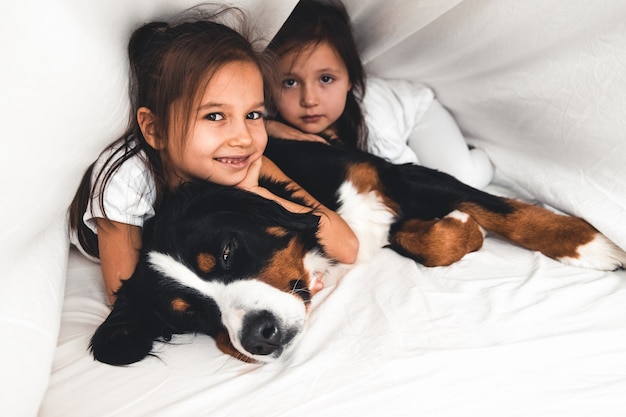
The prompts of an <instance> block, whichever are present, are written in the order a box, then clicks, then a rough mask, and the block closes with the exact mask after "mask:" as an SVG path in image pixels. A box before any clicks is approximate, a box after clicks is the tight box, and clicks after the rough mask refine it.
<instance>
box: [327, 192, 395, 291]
mask: <svg viewBox="0 0 626 417" xmlns="http://www.w3.org/2000/svg"><path fill="white" fill-rule="evenodd" d="M337 194H338V200H339V205H340V207H339V209H338V210H337V214H339V215H340V216H341V217H342V218H343V219H344V220H345V221H346V223H348V225H349V226H350V228H352V231H353V232H354V233H355V234H356V236H357V238H358V239H359V253H358V256H357V261H356V262H357V263H359V262H364V261H366V260H367V259H369V258H371V257H372V256H373V255H374V254H375V253H376V252H377V251H379V250H380V249H381V248H382V247H384V246H385V245H387V244H388V243H389V227H390V226H391V224H392V223H393V221H394V218H395V216H394V215H393V214H392V213H391V212H390V211H389V209H388V208H387V206H385V204H383V201H382V199H381V197H380V196H379V195H378V194H376V193H375V192H374V191H370V192H367V193H359V192H358V191H357V189H356V188H355V187H354V185H352V183H351V182H349V181H346V182H344V183H343V184H342V185H341V187H339V190H338V191H337ZM353 266H354V265H347V264H336V265H333V266H330V267H329V268H328V273H327V275H326V276H325V277H324V282H325V283H326V284H334V283H336V282H337V280H338V279H339V278H341V276H343V275H344V274H346V273H347V272H348V271H349V270H350V269H352V267H353Z"/></svg>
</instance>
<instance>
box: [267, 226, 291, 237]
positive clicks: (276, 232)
mask: <svg viewBox="0 0 626 417" xmlns="http://www.w3.org/2000/svg"><path fill="white" fill-rule="evenodd" d="M266 230H267V233H269V234H270V235H273V236H277V237H284V236H287V233H288V232H287V229H285V228H284V227H280V226H272V227H268V228H267V229H266Z"/></svg>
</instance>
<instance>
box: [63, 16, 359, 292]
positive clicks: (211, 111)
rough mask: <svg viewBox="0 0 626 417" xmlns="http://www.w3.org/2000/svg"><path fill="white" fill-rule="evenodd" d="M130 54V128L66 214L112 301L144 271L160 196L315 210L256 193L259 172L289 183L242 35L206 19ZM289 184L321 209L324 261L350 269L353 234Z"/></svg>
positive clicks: (155, 28) (143, 33) (257, 67)
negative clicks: (203, 196)
mask: <svg viewBox="0 0 626 417" xmlns="http://www.w3.org/2000/svg"><path fill="white" fill-rule="evenodd" d="M128 54H129V59H130V66H131V83H130V95H131V107H132V109H131V111H132V115H131V123H130V126H129V128H128V130H127V132H126V133H125V134H124V135H123V136H122V138H121V139H118V140H117V141H116V142H114V143H113V144H112V145H110V146H109V147H108V148H107V149H106V150H105V151H104V152H103V153H102V154H101V155H100V157H99V158H98V160H97V161H96V162H95V163H94V164H93V165H92V166H91V167H90V168H89V170H88V172H87V173H86V175H85V177H84V178H83V181H82V183H81V185H80V188H79V190H78V193H77V195H76V197H75V199H74V201H73V203H72V205H71V207H70V227H71V232H72V233H71V235H72V238H71V240H72V242H73V243H74V244H76V246H78V248H79V249H81V251H83V253H85V254H87V255H90V256H91V257H93V258H99V260H100V263H101V269H102V274H103V278H104V284H105V289H106V293H107V295H108V297H109V301H110V302H113V301H114V297H115V296H114V294H115V291H116V290H117V289H118V287H119V286H120V284H121V281H120V280H122V279H127V278H129V277H130V276H131V275H132V273H133V271H134V269H135V266H136V264H137V262H138V259H139V251H140V248H141V245H142V241H141V228H142V226H143V224H144V222H145V221H146V220H147V219H149V218H150V217H152V216H153V215H154V213H155V210H158V205H159V201H160V199H161V197H162V196H163V194H164V193H165V192H166V191H168V190H172V189H174V188H176V187H177V186H178V185H180V184H181V183H183V182H186V181H198V180H206V181H212V182H215V183H218V184H222V185H227V186H235V187H240V188H243V189H246V190H249V191H251V192H254V193H257V194H259V195H261V196H263V197H266V198H269V199H272V200H275V201H276V202H278V203H279V204H281V205H282V206H283V207H285V208H286V209H287V210H290V211H293V212H303V211H310V209H309V208H308V207H304V206H301V205H298V204H295V203H292V202H290V201H287V200H284V199H281V198H279V197H278V196H276V195H273V194H272V193H270V192H269V191H268V190H267V189H264V188H262V187H260V186H259V184H258V177H259V174H260V173H262V174H264V175H267V176H270V177H272V178H274V179H277V180H283V181H289V179H288V178H287V177H286V176H285V175H284V174H283V173H282V172H281V171H280V170H279V169H278V168H277V167H276V166H275V165H274V164H273V163H272V162H271V161H269V160H267V159H265V158H264V157H263V156H262V155H263V151H264V150H265V145H266V143H267V133H266V131H265V127H264V123H263V113H264V111H265V109H264V88H263V85H264V83H263V77H262V69H264V65H265V64H264V61H263V60H262V59H261V57H260V55H259V54H257V53H256V52H255V51H254V49H253V47H252V45H251V44H250V43H249V42H248V41H247V40H246V39H245V38H244V37H243V36H242V35H240V34H239V33H237V32H236V31H234V30H232V29H230V28H228V27H226V26H224V25H222V24H218V23H215V22H211V21H206V20H202V21H195V22H184V23H182V22H181V23H176V24H167V23H161V22H155V23H149V24H147V25H145V26H143V27H141V28H139V29H137V30H136V31H135V32H134V33H133V35H132V37H131V39H130V43H129V46H128ZM291 185H292V186H293V187H294V188H295V189H296V190H297V193H298V194H299V196H300V197H302V198H303V199H304V201H306V202H307V203H310V204H311V205H312V207H316V209H315V210H314V213H315V214H317V215H318V216H319V217H320V228H319V232H318V233H319V235H318V236H319V238H320V242H321V244H322V246H323V247H324V249H325V250H326V252H327V254H328V255H329V256H331V257H334V258H336V259H337V260H339V261H341V262H346V263H351V262H354V260H355V259H356V253H357V249H358V241H357V239H356V236H355V235H354V233H353V232H352V230H351V229H350V228H349V227H348V226H347V224H346V223H345V222H344V221H343V220H342V219H341V218H340V217H339V216H338V215H337V214H336V213H334V212H332V211H330V210H328V209H327V208H326V207H323V206H322V205H320V204H319V203H318V202H317V201H315V200H314V199H313V198H312V197H311V196H310V195H309V194H307V193H306V192H305V191H303V190H302V189H300V188H299V187H297V185H295V184H293V183H292V184H291ZM314 290H319V287H318V288H316V289H314Z"/></svg>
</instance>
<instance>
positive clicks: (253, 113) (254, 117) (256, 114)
mask: <svg viewBox="0 0 626 417" xmlns="http://www.w3.org/2000/svg"><path fill="white" fill-rule="evenodd" d="M261 118H263V113H261V112H259V111H251V112H250V113H248V114H247V115H246V119H248V120H258V119H261Z"/></svg>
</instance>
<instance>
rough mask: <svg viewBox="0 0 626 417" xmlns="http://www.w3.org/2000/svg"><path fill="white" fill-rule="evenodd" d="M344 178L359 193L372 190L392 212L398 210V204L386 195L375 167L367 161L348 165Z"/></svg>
mask: <svg viewBox="0 0 626 417" xmlns="http://www.w3.org/2000/svg"><path fill="white" fill-rule="evenodd" d="M346 174H347V175H346V179H347V180H348V181H350V182H351V183H352V185H354V187H355V188H356V190H357V191H358V192H359V193H368V192H370V191H374V192H375V193H376V194H378V196H380V198H381V199H382V200H383V203H384V204H385V205H386V206H387V207H388V208H389V209H390V210H391V211H392V213H393V214H397V213H398V212H399V207H398V204H397V203H396V202H395V201H393V200H391V199H390V198H389V197H387V193H386V192H385V188H384V186H383V183H382V182H381V181H380V177H379V176H378V170H377V169H376V167H375V166H374V165H372V164H370V163H367V162H358V163H355V164H352V165H350V166H348V170H347V173H346Z"/></svg>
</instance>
